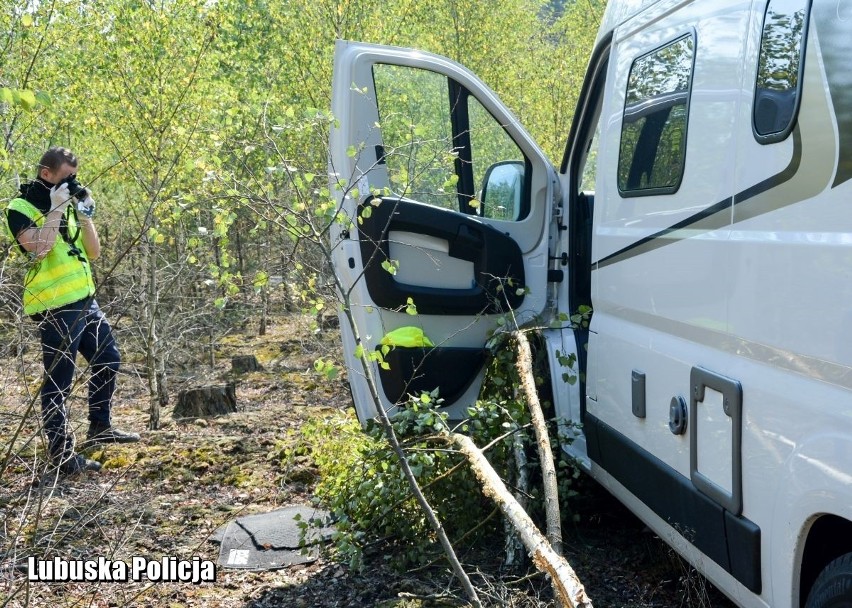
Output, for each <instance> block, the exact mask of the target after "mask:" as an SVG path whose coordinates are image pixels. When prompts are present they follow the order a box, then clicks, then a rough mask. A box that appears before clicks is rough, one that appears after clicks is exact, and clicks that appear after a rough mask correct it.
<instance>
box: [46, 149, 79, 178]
mask: <svg viewBox="0 0 852 608" xmlns="http://www.w3.org/2000/svg"><path fill="white" fill-rule="evenodd" d="M62 165H71V166H72V167H76V166H77V157H76V156H74V153H73V152H71V150H69V149H68V148H63V147H62V146H53V147H52V148H50V149H48V151H47V152H45V153H44V155H43V156H42V157H41V160H40V161H38V167H36V174H38V173H39V171H41V170H42V169H47V170H49V171H56V170H57V169H59V168H60V167H61V166H62Z"/></svg>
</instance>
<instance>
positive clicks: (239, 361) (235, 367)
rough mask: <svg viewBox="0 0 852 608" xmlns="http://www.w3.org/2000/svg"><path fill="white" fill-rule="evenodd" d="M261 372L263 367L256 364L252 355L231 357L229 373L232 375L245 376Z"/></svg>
mask: <svg viewBox="0 0 852 608" xmlns="http://www.w3.org/2000/svg"><path fill="white" fill-rule="evenodd" d="M260 371H263V366H261V364H260V363H258V362H257V357H255V356H254V355H240V356H238V357H231V372H233V373H234V374H245V373H248V372H260Z"/></svg>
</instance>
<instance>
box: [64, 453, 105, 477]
mask: <svg viewBox="0 0 852 608" xmlns="http://www.w3.org/2000/svg"><path fill="white" fill-rule="evenodd" d="M100 470H101V463H100V462H98V461H96V460H89V459H88V458H85V457H83V456H81V455H80V454H75V455H74V456H72V457H71V458H69V459H68V460H66V461H65V462H63V463H61V464H60V465H59V472H60V473H62V474H63V475H77V474H78V473H83V472H84V471H94V472H95V473H97V472H98V471H100Z"/></svg>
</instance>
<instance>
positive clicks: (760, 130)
mask: <svg viewBox="0 0 852 608" xmlns="http://www.w3.org/2000/svg"><path fill="white" fill-rule="evenodd" d="M808 4H809V2H808V1H807V0H770V2H769V4H768V5H767V7H766V15H765V16H764V20H763V36H762V37H761V41H760V57H759V59H758V65H757V82H756V84H755V89H754V134H755V137H756V138H757V140H758V141H759V142H761V143H772V142H776V141H781V140H783V139H785V138H786V137H787V135H789V133H790V131H791V130H792V127H793V123H794V121H795V118H796V113H797V111H798V104H799V97H800V94H799V92H800V90H801V87H800V86H799V85H800V82H801V73H802V67H803V63H804V61H803V59H804V49H805V32H806V30H807V10H806V8H807V5H808Z"/></svg>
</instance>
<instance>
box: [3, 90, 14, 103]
mask: <svg viewBox="0 0 852 608" xmlns="http://www.w3.org/2000/svg"><path fill="white" fill-rule="evenodd" d="M0 101H2V102H3V103H8V104H9V105H11V104H12V103H14V101H15V97H14V95H12V89H10V88H9V87H2V88H0Z"/></svg>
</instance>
